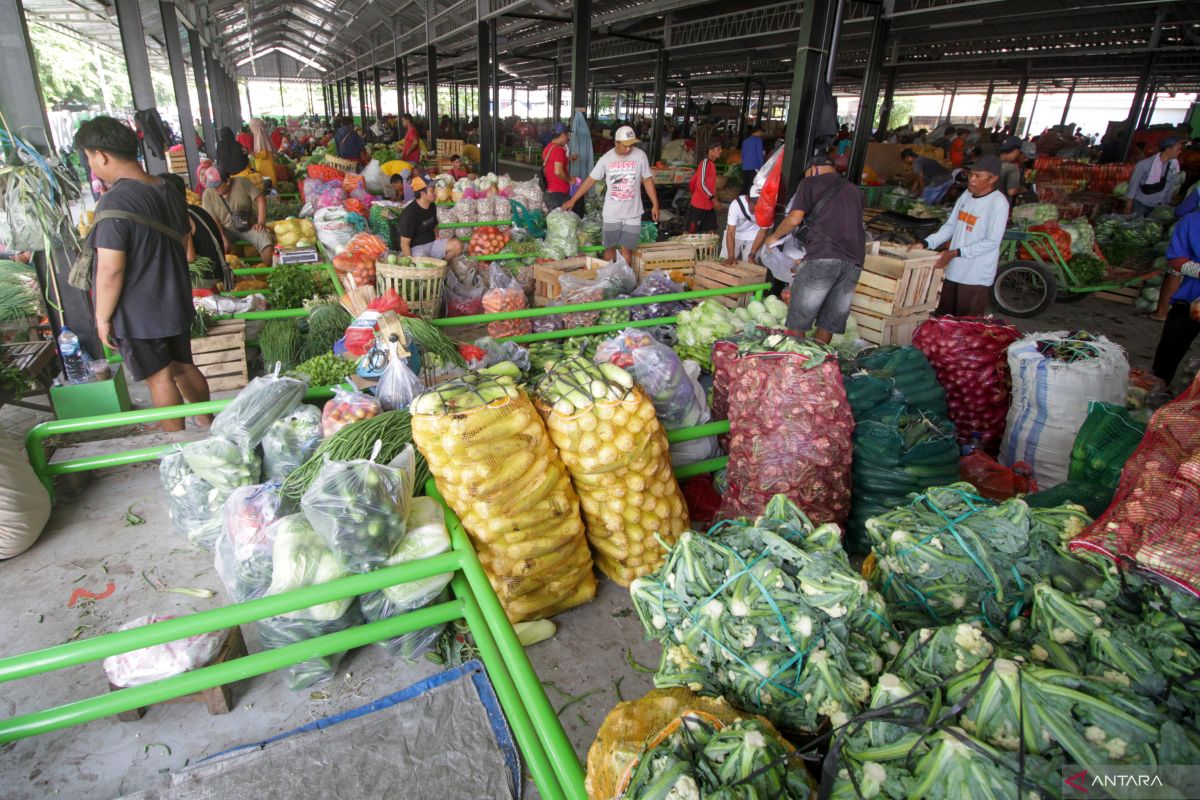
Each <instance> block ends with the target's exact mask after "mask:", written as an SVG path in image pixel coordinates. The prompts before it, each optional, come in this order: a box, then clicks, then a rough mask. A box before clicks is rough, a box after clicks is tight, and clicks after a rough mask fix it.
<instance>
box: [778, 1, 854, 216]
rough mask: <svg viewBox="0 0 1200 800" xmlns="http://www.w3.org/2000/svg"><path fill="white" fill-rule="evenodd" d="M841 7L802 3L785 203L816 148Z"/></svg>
mask: <svg viewBox="0 0 1200 800" xmlns="http://www.w3.org/2000/svg"><path fill="white" fill-rule="evenodd" d="M842 8H843V4H842V3H841V2H840V0H839V1H838V2H832V3H805V4H804V12H803V13H804V16H803V18H802V20H801V22H800V41H799V43H798V45H797V47H796V70H795V74H794V76H793V78H792V95H791V96H792V102H791V104H790V106H789V107H788V119H787V128H786V130H787V132H788V137H789V139H790V141H789V142H788V147H787V150H786V151H785V153H784V163H783V178H784V181H783V183H784V184H785V186H783V187H780V188H781V191H780V194H779V198H780V200H781V201H784V200H785V198H786V197H787V196H788V195H787V194H786V193H785V191H784V190H785V189H786V192H792V191H794V190H795V188H796V184H798V183H799V182H800V178H801V176H802V175H803V174H804V169H805V167H806V166H807V164H808V160H809V158H810V157H811V156H812V155H813V152H814V150H815V149H816V137H815V132H816V126H817V124H818V122H819V117H820V106H821V104H822V102H823V98H822V97H821V93H822V89H823V87H825V86H826V85H827V84H826V82H825V72H826V68H827V67H828V60H829V53H830V50H831V49H832V48H833V44H834V42H833V38H834V31H835V30H836V29H837V27H838V20H839V18H840V17H841V15H842Z"/></svg>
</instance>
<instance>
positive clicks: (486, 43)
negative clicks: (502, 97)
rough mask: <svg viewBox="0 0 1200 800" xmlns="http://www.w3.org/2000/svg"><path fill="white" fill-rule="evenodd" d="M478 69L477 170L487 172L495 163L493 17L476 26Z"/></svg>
mask: <svg viewBox="0 0 1200 800" xmlns="http://www.w3.org/2000/svg"><path fill="white" fill-rule="evenodd" d="M475 28H476V34H477V36H478V47H477V51H478V60H477V62H476V63H477V66H478V69H479V171H480V172H488V171H490V170H491V168H492V166H493V165H494V164H495V157H496V151H495V143H494V140H493V138H492V131H493V130H494V128H495V125H496V120H495V113H496V112H495V107H494V106H493V105H492V53H493V50H492V45H493V43H494V40H495V36H496V21H495V19H486V20H483V21H482V22H479V23H478V24H477V25H476V26H475Z"/></svg>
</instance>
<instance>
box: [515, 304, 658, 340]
mask: <svg viewBox="0 0 1200 800" xmlns="http://www.w3.org/2000/svg"><path fill="white" fill-rule="evenodd" d="M562 307H563V306H560V308H562ZM678 319H679V318H678V317H652V318H651V319H639V320H631V321H629V322H614V323H611V324H607V325H589V326H587V327H583V328H567V329H566V330H565V331H544V332H542V333H522V334H520V335H519V336H503V337H501V338H502V339H504V341H506V342H517V343H518V344H528V343H529V342H544V341H548V340H550V339H564V338H570V337H572V336H591V335H592V334H594V333H616V332H618V331H623V330H625V329H626V328H653V327H655V326H657V325H674V324H675V323H676V321H678Z"/></svg>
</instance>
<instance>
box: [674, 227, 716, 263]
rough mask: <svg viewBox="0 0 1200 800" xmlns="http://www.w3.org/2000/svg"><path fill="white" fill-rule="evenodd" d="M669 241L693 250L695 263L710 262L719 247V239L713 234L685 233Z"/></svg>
mask: <svg viewBox="0 0 1200 800" xmlns="http://www.w3.org/2000/svg"><path fill="white" fill-rule="evenodd" d="M671 241H673V242H679V243H680V244H686V245H689V246H691V247H692V248H694V249H695V251H696V260H697V261H712V260H713V259H715V258H716V257H717V251H718V250H720V247H721V237H720V236H719V235H718V234H715V233H685V234H683V235H682V236H676V237H673V238H672V239H671Z"/></svg>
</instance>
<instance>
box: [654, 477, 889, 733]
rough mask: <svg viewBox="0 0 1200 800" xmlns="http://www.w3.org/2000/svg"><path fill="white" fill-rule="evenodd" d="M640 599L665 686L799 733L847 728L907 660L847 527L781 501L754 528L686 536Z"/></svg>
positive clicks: (733, 525)
mask: <svg viewBox="0 0 1200 800" xmlns="http://www.w3.org/2000/svg"><path fill="white" fill-rule="evenodd" d="M630 596H631V598H632V600H633V607H634V610H635V611H636V612H637V615H638V618H639V619H640V620H641V622H642V626H643V627H644V629H645V632H646V634H647V635H648V636H651V637H654V638H656V639H658V640H659V641H660V642H661V643H662V645H663V652H662V658H661V660H660V661H659V666H658V671H657V673H656V674H655V676H654V685H655V686H657V687H665V686H687V687H688V688H690V689H692V690H693V691H697V692H699V693H700V694H706V695H716V696H723V697H724V698H725V699H726V700H728V701H729V702H730V703H732V704H733V705H735V706H737V707H738V708H742V709H745V710H747V711H750V712H753V713H756V714H762V715H763V716H765V717H766V718H767V719H769V720H771V722H773V723H775V724H776V725H779V726H780V727H784V728H788V729H792V730H799V731H815V730H816V729H817V728H818V727H819V726H820V725H821V724H822V721H823V720H824V719H825V718H829V719H830V721H831V722H832V724H833V726H834V727H835V728H836V727H838V726H839V725H841V724H842V723H844V722H845V721H846V719H847V718H848V717H849V716H851V715H853V714H854V713H855V712H856V711H857V710H858V709H859V708H861V707H862V705H863V704H864V703H866V702H867V700H868V698H869V696H870V688H871V685H870V682H869V678H870V677H871V676H873V675H877V674H879V673H880V672H881V671H882V670H883V656H884V655H887V656H890V655H892V654H894V652H895V651H896V650H898V649H899V646H898V643H897V642H896V641H895V640H894V639H893V638H892V633H891V626H890V624H889V623H888V621H887V609H886V607H885V605H884V601H883V598H882V597H881V596H880V595H879V594H878V593H877V592H875V591H873V590H871V589H870V588H869V587H868V585H867V582H866V581H865V580H863V578H862V576H861V575H859V574H858V573H857V572H856V571H855V570H854V569H853V568H852V567H851V566H850V562H849V560H848V559H847V557H846V553H845V551H844V550H842V547H841V534H840V531H839V530H838V527H837V526H836V525H832V524H826V525H820V526H816V525H814V524H813V523H812V522H811V521H810V520H809V519H808V518H807V517H806V516H805V515H804V514H803V512H802V511H801V510H800V509H798V508H797V507H796V505H795V504H794V503H791V502H790V501H788V500H787V498H785V497H783V496H782V495H779V496H776V497H775V498H772V500H771V501H770V503H769V504H768V505H767V508H766V510H765V513H764V514H763V515H762V516H761V517H759V518H758V519H755V520H754V521H753V522H751V521H750V520H736V521H733V522H730V523H726V524H722V525H718V526H716V527H714V528H713V529H712V530H711V531H709V533H708V535H702V534H699V533H694V532H688V533H684V534H683V535H682V536H680V537H679V541H678V542H677V543H676V544H675V546H674V547H673V548H671V552H670V553H669V554H668V555H667V561H666V564H664V565H663V567H662V568H661V569H660V570H658V571H657V572H655V573H654V574H652V575H649V576H646V577H643V578H638V579H637V580H636V581H634V583H633V585H632V586H631V587H630Z"/></svg>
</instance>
